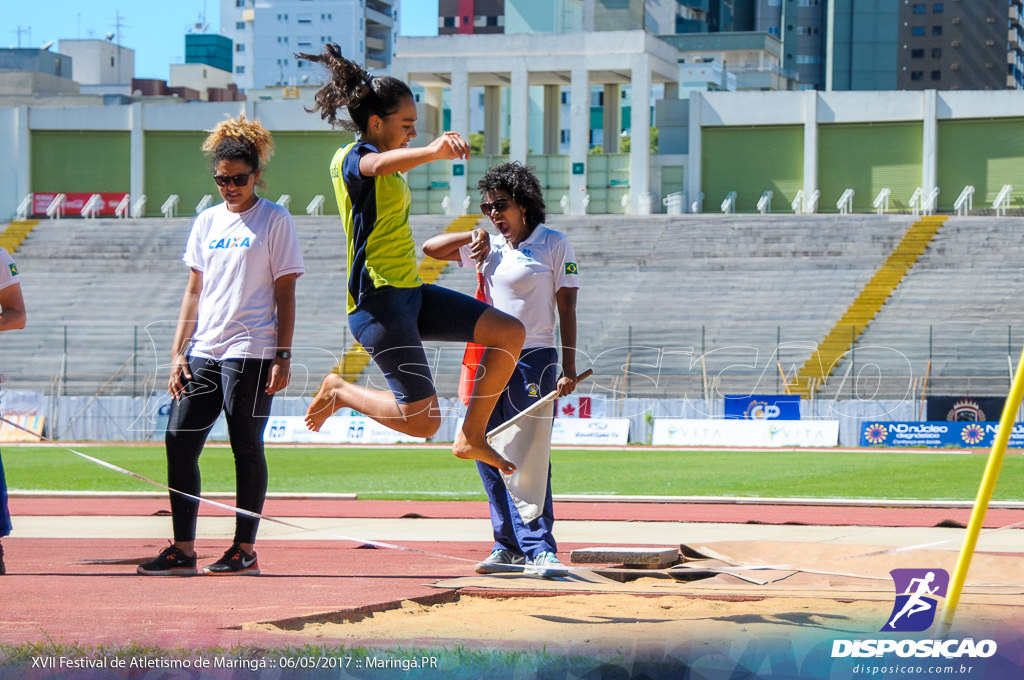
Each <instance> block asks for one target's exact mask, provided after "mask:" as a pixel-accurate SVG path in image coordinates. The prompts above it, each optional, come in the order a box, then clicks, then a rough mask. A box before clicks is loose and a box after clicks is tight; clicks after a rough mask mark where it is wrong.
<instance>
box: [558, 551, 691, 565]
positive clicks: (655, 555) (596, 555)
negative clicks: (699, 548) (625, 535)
mask: <svg viewBox="0 0 1024 680" xmlns="http://www.w3.org/2000/svg"><path fill="white" fill-rule="evenodd" d="M569 559H570V561H571V562H572V563H573V564H607V563H609V562H612V563H615V564H622V565H623V566H626V567H629V568H634V569H664V568H666V567H671V566H672V565H674V564H676V563H677V562H678V561H679V549H678V548H623V547H603V548H581V549H579V550H573V551H572V552H571V553H570V554H569Z"/></svg>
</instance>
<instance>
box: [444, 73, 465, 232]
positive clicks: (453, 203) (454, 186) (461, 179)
mask: <svg viewBox="0 0 1024 680" xmlns="http://www.w3.org/2000/svg"><path fill="white" fill-rule="evenodd" d="M451 106H452V127H451V129H452V130H454V131H455V132H458V133H459V134H461V135H462V136H463V137H466V138H467V139H468V138H469V73H468V72H467V71H466V70H465V69H459V70H457V71H453V72H452V97H451ZM466 165H467V162H466V161H463V160H457V161H452V172H451V176H450V177H449V178H448V181H449V187H450V190H449V192H448V200H449V201H450V207H449V211H450V212H451V214H453V215H461V214H462V213H463V207H462V203H463V201H464V200H465V198H466V196H467V195H468V193H467V191H468V189H467V186H468V184H467V183H468V174H469V173H468V172H467V168H466ZM460 169H461V171H460Z"/></svg>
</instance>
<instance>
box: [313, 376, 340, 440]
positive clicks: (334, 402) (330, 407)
mask: <svg viewBox="0 0 1024 680" xmlns="http://www.w3.org/2000/svg"><path fill="white" fill-rule="evenodd" d="M344 383H345V379H344V378H342V377H341V376H340V375H338V374H337V373H329V374H328V375H327V377H326V378H324V381H323V383H321V385H320V391H319V392H317V394H316V396H315V397H313V402H312V403H311V404H310V405H309V408H308V409H306V427H307V428H309V429H310V430H312V431H313V432H319V431H320V428H321V427H323V424H324V421H325V420H327V419H328V418H329V417H331V415H332V414H334V413H335V412H336V411H337V410H338V409H340V408H341V407H342V406H344V404H343V403H342V401H341V399H339V398H338V395H337V392H338V390H339V389H340V388H341V387H342V386H343V385H344Z"/></svg>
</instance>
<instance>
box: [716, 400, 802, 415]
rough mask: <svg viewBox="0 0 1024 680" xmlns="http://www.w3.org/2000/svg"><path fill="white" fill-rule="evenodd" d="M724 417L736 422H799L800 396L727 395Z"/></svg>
mask: <svg viewBox="0 0 1024 680" xmlns="http://www.w3.org/2000/svg"><path fill="white" fill-rule="evenodd" d="M725 417H726V418H732V419H738V420H800V395H798V394H797V395H791V394H786V395H779V394H727V395H725Z"/></svg>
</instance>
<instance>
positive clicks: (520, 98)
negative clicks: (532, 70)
mask: <svg viewBox="0 0 1024 680" xmlns="http://www.w3.org/2000/svg"><path fill="white" fill-rule="evenodd" d="M511 81H512V82H511V86H510V87H509V121H508V137H509V160H510V161H519V162H520V163H523V164H524V165H525V164H526V157H527V155H529V152H530V130H529V126H530V75H529V72H528V71H527V70H526V65H525V64H523V63H517V64H515V66H513V68H512V77H511Z"/></svg>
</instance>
